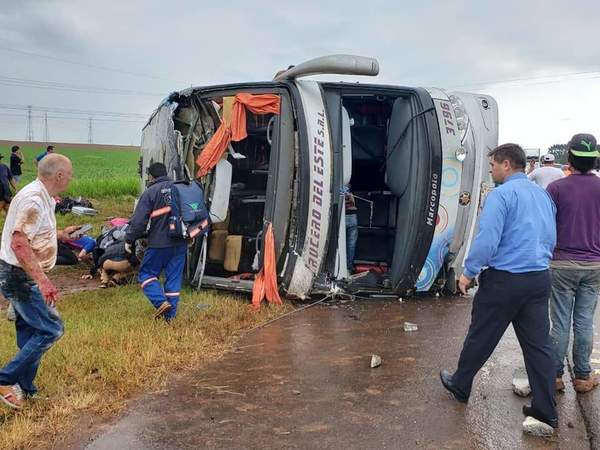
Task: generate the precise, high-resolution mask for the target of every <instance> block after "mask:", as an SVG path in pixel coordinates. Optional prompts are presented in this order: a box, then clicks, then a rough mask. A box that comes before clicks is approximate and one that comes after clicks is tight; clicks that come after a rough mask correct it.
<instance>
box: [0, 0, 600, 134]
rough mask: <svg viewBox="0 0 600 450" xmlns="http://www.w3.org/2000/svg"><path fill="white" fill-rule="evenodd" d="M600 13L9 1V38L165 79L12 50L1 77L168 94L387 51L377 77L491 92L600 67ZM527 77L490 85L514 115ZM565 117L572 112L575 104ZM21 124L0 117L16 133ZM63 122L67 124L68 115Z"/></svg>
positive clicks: (541, 6)
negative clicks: (593, 21)
mask: <svg viewBox="0 0 600 450" xmlns="http://www.w3.org/2000/svg"><path fill="white" fill-rule="evenodd" d="M5 3H6V4H5ZM598 13H600V3H598V4H596V3H595V2H591V1H587V2H578V3H577V4H575V5H574V4H573V3H571V2H567V1H564V0H562V1H558V2H552V4H550V3H548V2H545V1H541V0H535V1H533V0H530V1H525V2H523V1H517V0H509V1H504V2H501V3H496V4H492V3H489V2H478V1H475V0H472V1H467V0H457V1H453V2H441V1H431V0H430V1H424V2H419V3H415V2H410V3H408V2H396V3H392V2H389V1H383V0H370V1H369V2H359V1H358V0H347V1H341V0H340V1H336V2H322V1H315V0H305V1H302V2H296V3H293V4H283V3H282V4H273V3H272V2H267V1H263V0H257V1H254V2H251V3H249V2H242V1H240V0H237V1H230V2H226V3H223V2H221V3H218V2H209V1H200V0H195V1H191V0H185V1H173V0H171V1H169V2H164V1H160V0H144V1H142V0H129V1H125V2H124V1H121V0H104V1H101V2H99V1H91V0H81V1H73V0H20V1H12V0H9V1H6V0H5V1H3V7H2V9H0V29H2V30H3V31H4V33H3V36H2V38H0V46H5V47H11V48H16V49H20V50H26V51H33V52H37V53H41V54H47V55H52V56H55V57H58V58H64V59H70V60H76V61H81V62H82V63H87V64H96V65H101V66H107V67H115V68H121V69H123V70H125V71H131V72H138V73H140V72H141V73H145V74H148V75H151V76H156V77H159V78H161V79H152V78H145V77H139V76H131V75H125V74H118V73H114V72H110V71H102V70H94V69H90V68H84V67H79V66H74V65H68V64H64V63H60V62H57V61H50V60H46V59H39V58H37V59H36V58H35V57H28V56H25V55H18V54H11V53H9V52H8V53H7V52H5V51H4V52H3V51H2V50H0V57H3V58H4V57H5V56H9V59H8V60H9V61H10V64H8V65H5V66H4V67H3V69H2V70H0V76H13V77H22V78H29V79H42V80H49V81H56V82H59V81H60V82H63V83H71V84H80V85H81V84H85V85H93V86H102V87H109V88H110V87H113V88H119V89H135V90H143V91H152V92H164V93H165V94H167V93H168V92H169V91H171V90H173V89H181V88H184V87H187V86H189V85H206V84H221V83H229V82H239V81H258V80H268V79H271V77H272V76H273V74H274V73H275V72H276V71H277V70H279V69H281V68H283V67H286V66H287V65H289V64H297V63H299V62H301V61H303V60H306V59H309V58H312V57H316V56H321V55H323V54H329V53H353V54H362V55H365V56H374V57H377V58H378V59H379V61H380V66H381V74H380V76H379V77H377V78H376V79H374V80H373V81H375V82H378V83H391V84H400V85H424V86H429V85H436V86H440V87H451V86H460V85H465V84H467V85H472V87H473V88H476V89H482V87H481V85H480V83H481V82H485V81H494V80H503V79H511V78H523V77H530V76H540V75H549V74H557V73H568V72H575V71H585V70H594V69H596V68H597V67H598V66H596V64H597V63H596V61H599V60H600V54H599V52H600V50H599V49H600V47H599V46H597V44H596V36H595V29H594V27H593V26H592V25H590V24H589V23H590V20H589V18H590V17H597V16H598ZM166 79H168V80H175V81H168V80H166ZM363 81H365V82H367V81H370V80H368V79H363ZM587 83H589V84H593V83H595V82H594V81H588V82H587ZM520 84H522V83H520ZM520 84H519V83H516V84H515V85H514V86H513V88H514V89H515V92H516V93H515V95H507V94H506V92H507V90H506V89H507V88H506V87H504V88H503V87H487V89H491V90H492V91H494V92H495V93H497V95H499V96H500V98H501V99H506V100H504V101H506V102H509V103H508V104H507V105H503V104H502V103H501V104H500V107H501V111H506V110H507V109H508V110H511V108H512V107H511V106H510V105H514V104H519V101H518V99H519V98H522V97H523V96H526V95H527V92H524V91H523V90H522V89H521V88H519V87H518V85H520ZM473 85H475V86H473ZM563 87H564V85H554V86H547V87H546V88H545V89H544V88H543V87H542V86H540V88H539V89H540V91H541V92H545V93H547V95H551V94H548V93H551V92H553V91H555V90H557V89H563ZM536 89H537V88H536ZM0 95H2V97H3V99H4V100H3V102H5V103H19V104H29V103H31V104H34V105H40V104H42V105H55V106H60V107H72V108H80V109H105V110H110V111H113V110H114V111H126V112H141V113H148V114H149V113H150V111H151V110H152V109H153V108H154V107H155V106H156V104H157V102H158V101H159V99H158V98H147V97H146V98H143V97H130V96H129V97H125V96H99V95H82V94H75V93H64V92H53V91H41V90H33V89H29V90H27V89H15V88H6V87H5V86H1V85H0ZM499 100H500V99H499ZM565 104H568V103H565ZM569 105H570V104H569ZM506 106H508V108H506ZM546 106H547V105H546ZM569 107H570V106H569ZM565 114H567V115H568V116H571V114H569V112H568V111H567V112H566V113H565ZM534 116H535V114H534ZM563 116H564V114H563ZM503 123H504V124H511V125H510V126H511V127H515V126H516V125H515V124H513V121H512V118H506V119H503V118H502V117H501V129H505V128H504V127H503ZM561 123H562V124H563V125H565V124H568V123H570V122H561ZM57 126H58V125H57ZM136 127H137V125H128V126H125V125H123V126H120V127H118V128H119V129H118V130H116V128H117V127H115V130H116V131H115V132H114V133H111V132H110V131H107V132H106V135H105V137H104V136H103V135H102V133H95V134H96V135H97V136H98V138H99V139H103V138H106V139H114V140H117V141H119V140H122V141H124V142H127V143H129V142H130V141H131V140H137V139H138V137H139V129H138V128H136ZM12 128H13V126H12V125H3V124H2V123H0V133H2V134H4V135H6V134H8V133H10V132H11V131H10V130H11V129H12ZM63 128H64V129H66V128H68V126H67V124H63ZM73 128H75V127H73ZM57 130H58V128H57ZM107 130H110V129H109V128H108V127H107ZM61 133H66V131H61ZM73 135H79V136H80V138H79V140H85V139H86V137H87V134H85V132H84V133H83V134H82V133H81V132H79V131H77V132H75V131H73V132H72V133H69V136H73Z"/></svg>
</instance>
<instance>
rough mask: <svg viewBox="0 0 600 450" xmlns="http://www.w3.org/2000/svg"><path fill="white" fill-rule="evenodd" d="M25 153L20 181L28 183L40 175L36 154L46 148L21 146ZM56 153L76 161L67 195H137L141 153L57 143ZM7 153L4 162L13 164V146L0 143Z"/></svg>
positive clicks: (1, 150) (2, 149) (90, 196)
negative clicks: (37, 169) (73, 146)
mask: <svg viewBox="0 0 600 450" xmlns="http://www.w3.org/2000/svg"><path fill="white" fill-rule="evenodd" d="M21 150H22V152H23V155H24V156H25V164H23V166H22V169H23V178H22V179H21V182H20V185H21V186H24V185H25V184H27V183H29V182H30V181H32V180H33V179H34V178H35V177H36V168H35V166H34V164H33V161H34V160H35V157H36V156H37V155H39V154H40V153H42V151H43V150H44V149H42V148H38V147H36V148H33V147H21ZM55 151H56V153H60V154H62V155H65V156H68V157H69V158H70V159H71V161H72V162H73V181H72V182H71V186H70V187H69V190H68V191H67V192H66V193H65V195H69V196H71V197H77V196H80V195H82V196H84V197H88V198H104V197H110V198H115V197H122V196H127V195H129V196H137V195H138V192H139V186H140V178H139V176H138V174H137V162H138V159H139V154H138V153H137V152H133V151H127V150H90V149H81V150H80V149H71V148H69V149H61V148H60V146H59V145H57V146H55ZM0 153H1V154H2V155H3V156H4V158H3V159H2V162H3V163H4V164H6V165H10V153H11V152H10V147H9V146H0Z"/></svg>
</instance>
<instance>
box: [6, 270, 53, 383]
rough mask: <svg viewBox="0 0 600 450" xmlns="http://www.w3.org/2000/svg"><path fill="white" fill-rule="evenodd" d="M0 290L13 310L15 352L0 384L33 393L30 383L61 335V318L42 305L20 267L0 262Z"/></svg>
mask: <svg viewBox="0 0 600 450" xmlns="http://www.w3.org/2000/svg"><path fill="white" fill-rule="evenodd" d="M0 290H1V291H2V294H3V295H4V296H5V297H6V298H7V299H8V300H9V301H10V302H11V304H12V305H13V307H14V309H15V313H16V317H17V320H16V321H15V328H16V334H17V347H19V351H18V353H17V354H16V355H15V356H14V358H13V359H12V360H10V361H9V362H8V363H7V364H6V365H5V366H4V367H2V369H0V385H13V384H17V383H18V384H19V385H20V386H21V389H23V391H24V392H25V393H26V394H30V395H31V394H34V393H35V392H37V388H36V387H35V384H34V383H33V380H34V379H35V376H36V375H37V371H38V367H39V365H40V361H41V359H42V356H43V355H44V353H46V352H47V351H48V350H49V349H50V347H52V344H54V343H55V342H56V341H57V340H58V339H59V338H60V337H61V336H62V335H63V333H64V326H63V322H62V320H61V318H60V317H59V316H58V314H57V313H56V311H55V310H54V309H53V308H49V307H48V306H47V305H46V303H45V302H44V298H43V297H42V293H41V292H40V290H39V288H38V286H37V284H35V283H34V282H33V281H32V280H31V278H29V276H28V275H27V274H26V273H25V272H24V271H23V270H22V269H20V268H18V267H15V266H11V265H10V264H7V263H5V262H4V261H2V260H0Z"/></svg>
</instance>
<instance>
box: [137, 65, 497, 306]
mask: <svg viewBox="0 0 600 450" xmlns="http://www.w3.org/2000/svg"><path fill="white" fill-rule="evenodd" d="M378 71H379V65H378V63H377V61H376V60H374V59H372V58H364V57H357V56H348V55H334V56H327V57H322V58H317V59H315V60H311V61H308V62H306V63H303V64H300V65H297V66H294V67H291V68H290V69H288V70H286V71H281V72H279V73H278V74H277V75H276V77H275V79H274V80H273V81H271V82H259V83H240V84H230V85H221V86H210V87H193V88H188V89H184V90H182V91H179V92H175V93H173V94H171V95H170V96H169V97H168V98H167V99H166V100H164V101H163V102H162V103H161V104H160V105H159V107H158V109H157V110H156V111H155V112H154V113H153V114H152V116H151V117H150V119H149V121H148V123H147V125H146V126H145V127H144V129H143V136H142V145H141V158H140V175H141V177H142V186H145V184H146V182H147V174H146V169H147V167H148V166H149V165H150V164H152V163H153V162H163V163H165V165H166V166H167V169H168V171H169V173H170V175H171V176H172V177H173V178H174V179H188V180H189V179H194V178H195V179H198V180H199V181H200V182H201V184H202V185H203V187H204V190H205V196H206V201H207V207H208V208H209V211H210V216H211V220H212V231H211V233H210V234H209V235H208V236H207V237H205V238H202V239H198V240H197V242H195V243H194V244H193V245H192V246H191V247H190V249H189V255H188V256H189V257H188V264H187V277H188V279H189V281H190V283H191V284H192V285H193V286H195V287H198V288H199V287H200V286H203V287H210V288H218V289H226V290H234V291H247V292H250V291H252V286H253V282H254V281H253V280H254V276H255V274H256V273H257V272H258V269H259V267H260V266H261V261H262V260H261V253H262V252H263V247H264V241H265V238H264V236H265V230H266V226H267V224H269V227H270V228H271V229H272V234H273V236H274V254H275V261H276V276H277V284H278V287H279V289H280V291H282V292H284V293H285V294H286V295H287V296H289V297H295V298H308V297H310V296H311V295H314V294H331V293H336V294H342V295H343V294H348V295H365V296H406V295H410V294H412V293H414V292H416V291H434V290H435V291H442V290H447V291H450V292H455V290H456V279H457V277H458V276H459V275H460V273H461V270H462V263H463V260H464V257H465V254H466V253H467V252H468V247H469V243H470V241H471V239H472V238H473V235H474V232H475V230H476V218H477V215H478V211H479V209H480V206H481V200H482V198H483V196H484V194H485V192H486V189H488V187H489V185H490V180H489V171H488V163H487V156H486V155H487V152H488V151H489V150H491V149H492V148H494V147H495V146H496V145H497V140H498V110H497V105H496V102H495V101H494V99H493V98H491V97H489V96H486V95H479V94H468V93H462V92H454V93H449V92H446V91H444V90H441V89H431V88H420V87H401V86H385V85H375V84H362V83H346V82H323V81H315V80H309V79H302V80H301V79H300V78H301V77H304V76H307V75H314V74H345V75H348V74H350V75H367V76H368V75H371V76H372V75H377V73H378ZM273 98H275V99H276V100H277V102H276V103H277V104H276V106H277V108H276V109H269V108H262V109H261V105H262V106H264V103H265V102H262V100H264V99H273ZM236 111H237V114H236ZM234 116H235V117H234ZM236 121H237V122H240V121H242V122H243V123H241V124H240V123H237V122H236ZM234 122H236V123H237V125H239V126H240V127H242V128H245V129H244V130H243V132H242V133H238V132H236V130H233V131H232V130H231V129H230V128H225V129H223V126H225V125H229V124H232V123H234ZM231 126H233V125H231ZM227 133H229V134H228V135H227V136H226V137H227V139H225V140H223V141H222V145H223V146H224V147H223V148H224V151H223V153H222V154H217V155H216V156H217V158H216V160H214V161H213V162H212V164H209V165H208V166H206V165H205V166H204V170H200V172H199V171H198V170H199V169H198V164H200V165H202V164H205V163H206V161H207V160H210V159H211V158H213V157H214V156H215V155H212V154H211V155H208V156H207V153H208V152H209V150H208V148H209V147H210V151H211V152H212V151H213V150H214V145H213V144H214V141H215V140H217V139H220V138H224V134H227ZM236 134H237V135H238V136H237V137H236V136H235V135H236ZM203 153H204V154H203ZM213 159H214V158H213ZM201 160H202V161H201ZM348 186H350V189H351V191H352V193H353V194H354V196H355V198H356V207H357V221H358V239H357V243H356V251H355V256H354V261H353V262H352V266H353V267H348V264H347V262H346V221H345V215H346V210H345V202H344V197H345V192H346V190H347V188H348Z"/></svg>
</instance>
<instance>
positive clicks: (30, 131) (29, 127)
mask: <svg viewBox="0 0 600 450" xmlns="http://www.w3.org/2000/svg"><path fill="white" fill-rule="evenodd" d="M27 140H28V141H30V142H31V141H33V125H32V123H31V105H29V106H28V107H27Z"/></svg>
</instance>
